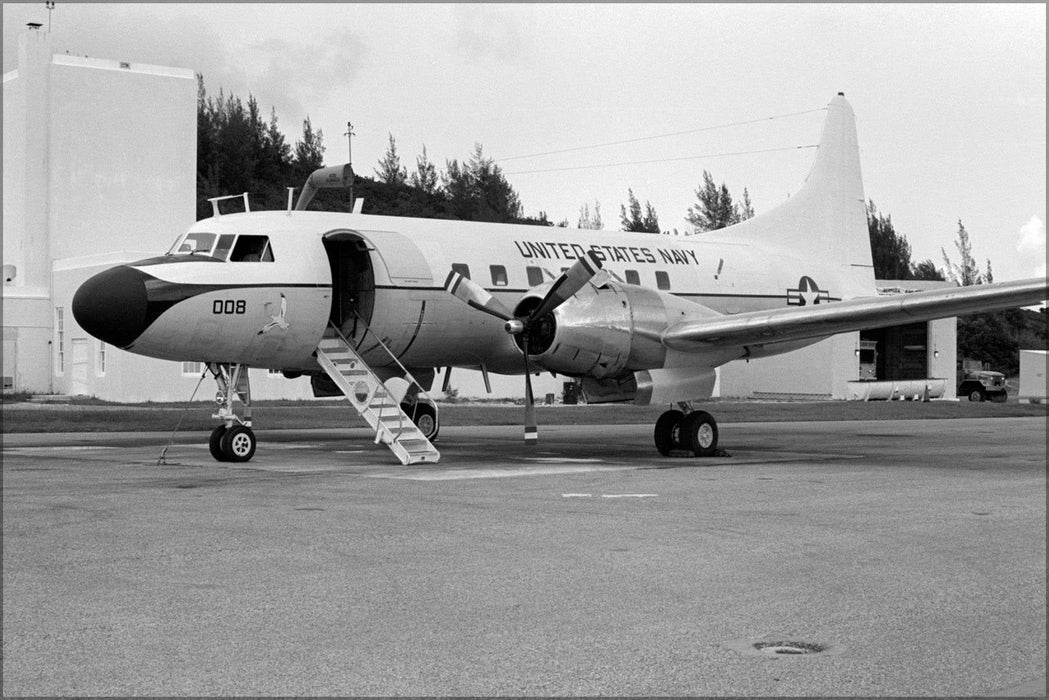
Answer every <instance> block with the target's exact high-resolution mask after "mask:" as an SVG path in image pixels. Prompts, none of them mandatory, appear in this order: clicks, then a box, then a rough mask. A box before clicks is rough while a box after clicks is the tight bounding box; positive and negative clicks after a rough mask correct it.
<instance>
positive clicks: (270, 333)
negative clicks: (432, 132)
mask: <svg viewBox="0 0 1049 700" xmlns="http://www.w3.org/2000/svg"><path fill="white" fill-rule="evenodd" d="M352 177H353V174H352V171H351V170H350V168H349V166H336V167H332V168H324V169H322V170H319V171H317V172H316V173H314V174H313V175H311V176H310V178H309V180H308V181H307V183H306V186H305V187H304V188H303V192H302V194H301V195H300V197H299V200H298V202H297V203H296V206H295V207H294V209H292V207H291V206H290V195H289V207H288V210H287V211H263V212H250V211H246V212H244V213H239V214H226V215H220V214H219V212H218V206H217V204H216V205H215V216H213V217H211V218H209V219H204V220H202V221H199V222H197V223H196V224H194V225H193V226H192V227H190V229H189V231H188V232H187V233H185V234H184V235H182V236H181V237H180V238H179V239H178V240H177V241H176V243H175V245H174V247H172V249H171V250H170V251H169V252H168V253H167V254H166V255H162V256H160V257H155V258H150V259H147V260H141V261H138V262H135V263H130V264H127V265H120V266H118V267H115V268H112V269H109V270H106V271H104V272H102V273H100V274H98V275H96V276H94V277H92V278H91V279H89V280H88V281H87V282H85V283H84V284H83V285H82V286H81V287H80V289H79V290H78V291H77V293H76V295H75V297H74V299H73V304H72V306H73V314H74V316H75V318H76V320H77V322H78V323H79V324H80V325H81V327H83V328H84V330H86V331H87V332H88V333H91V334H92V335H93V336H95V337H96V338H98V339H99V340H102V341H104V342H106V343H110V344H112V345H116V346H118V347H120V348H123V349H125V350H127V351H129V352H133V353H138V354H141V355H147V356H150V357H157V358H163V359H169V360H175V361H193V362H203V363H205V364H206V366H207V367H208V369H209V370H210V372H211V374H212V375H213V376H214V378H215V380H216V381H217V383H218V386H219V394H218V397H217V400H218V403H219V407H218V410H217V412H216V414H215V418H216V419H217V420H218V421H220V424H219V426H218V427H217V428H216V429H215V431H214V432H213V433H212V436H211V441H210V444H211V452H212V454H213V455H214V457H215V458H216V459H218V460H223V461H247V460H249V459H251V457H252V455H253V454H254V452H255V446H256V440H255V436H254V433H253V432H252V430H251V399H250V388H249V386H248V382H247V376H248V373H247V368H248V367H261V368H269V369H274V370H281V371H283V373H284V374H285V375H286V376H288V377H297V376H301V375H309V376H310V377H311V381H312V383H313V388H314V391H315V393H316V394H317V395H327V396H334V395H344V396H345V397H346V398H347V399H348V401H349V402H350V404H351V405H352V406H353V407H354V408H355V409H356V410H357V411H358V412H359V413H360V414H361V415H362V416H363V417H364V418H365V419H366V420H368V422H369V423H370V424H371V426H372V427H373V429H374V430H375V432H376V442H383V443H385V444H387V445H388V446H389V447H390V448H391V449H392V450H393V451H394V453H395V454H396V455H397V456H398V457H399V458H400V460H401V461H402V463H404V464H409V463H417V462H436V461H437V460H438V459H439V454H438V452H437V450H435V449H434V447H433V445H432V443H431V440H432V439H433V437H434V436H435V435H436V434H437V430H438V427H439V424H438V416H437V410H436V405H435V403H434V402H433V401H432V400H431V399H430V398H429V395H428V393H427V392H428V391H429V390H430V389H431V385H432V384H433V382H434V378H435V376H436V369H435V368H441V367H447V368H449V370H448V371H451V370H450V368H453V367H463V368H471V369H480V370H482V372H484V373H485V376H486V377H487V373H489V372H496V373H502V374H524V376H525V388H526V402H525V441H526V443H534V442H535V440H536V439H537V429H536V420H535V410H534V405H533V399H532V391H531V381H530V379H529V376H530V374H531V373H532V372H536V371H540V370H546V371H550V372H554V373H557V374H563V375H565V376H569V377H577V378H580V379H581V381H582V386H583V390H584V392H585V394H586V398H587V401H589V402H590V403H598V402H610V401H631V402H634V403H636V404H643V405H648V404H657V405H659V404H665V405H669V406H671V408H670V410H667V411H666V412H665V413H663V414H662V415H661V416H660V417H659V419H658V421H657V422H656V425H655V445H656V448H657V449H658V450H659V452H661V453H662V454H664V455H669V454H671V453H673V452H678V451H685V452H688V453H693V454H695V455H697V456H704V455H712V454H714V453H715V452H716V450H717V447H718V428H717V423H716V422H715V420H714V418H713V417H712V416H710V414H708V413H707V412H705V411H701V410H695V409H694V408H693V407H692V402H693V401H697V400H701V399H705V398H709V397H710V396H711V392H712V391H713V388H714V381H715V368H716V367H718V366H720V365H723V364H725V363H727V362H730V361H732V360H739V359H744V358H753V357H765V356H769V355H777V354H780V353H784V352H788V351H792V350H797V349H798V348H801V347H804V346H806V345H810V344H812V343H815V342H817V341H819V340H822V339H824V338H826V337H828V336H831V335H833V334H836V333H842V332H847V331H856V330H861V329H872V328H879V327H885V326H892V325H898V324H902V323H911V322H915V321H924V320H932V319H935V318H943V317H948V316H956V315H962V314H968V313H974V312H981V311H990V310H996V309H1004V308H1011V307H1018V306H1026V305H1030V304H1035V303H1038V302H1040V301H1042V300H1045V299H1046V298H1047V296H1049V294H1047V292H1046V280H1045V279H1044V278H1040V279H1031V280H1024V281H1018V282H1006V283H1001V284H987V285H982V286H977V287H966V288H957V289H949V290H935V291H929V292H919V293H913V294H906V295H900V296H892V297H885V296H880V297H879V296H877V292H876V289H875V284H874V272H873V265H872V263H871V249H870V243H869V238H868V232H867V219H866V209H865V199H864V193H863V182H862V179H861V176H860V160H859V147H858V144H857V139H856V128H855V119H854V116H853V112H852V108H851V107H850V106H849V104H848V102H846V100H845V98H844V96H843V95H842V94H840V93H839V95H838V96H837V97H835V98H834V99H833V100H832V101H831V102H830V104H829V105H828V108H827V117H826V121H825V124H824V127H823V133H822V136H821V137H820V142H819V147H818V151H817V155H816V160H815V163H814V165H813V167H812V171H811V172H810V173H809V176H808V178H807V179H806V181H805V184H804V186H803V187H802V188H801V190H800V191H799V192H797V193H796V194H795V195H794V196H793V197H791V198H790V199H789V200H788V201H787V202H785V203H783V204H782V205H780V206H779V207H777V208H775V209H772V210H770V211H768V212H767V213H764V214H761V215H758V216H756V217H754V218H752V219H749V220H747V221H744V222H742V223H739V224H736V225H735V226H731V227H728V228H725V229H721V230H718V231H713V232H709V233H706V234H703V235H697V236H692V237H688V238H678V237H666V236H652V235H650V234H639V233H612V232H607V231H601V232H595V231H580V230H571V229H563V228H548V227H537V226H523V225H505V224H486V223H477V222H466V221H445V220H429V219H410V218H401V217H385V216H369V215H364V214H360V213H357V212H356V211H355V212H354V213H333V212H316V211H306V210H305V208H306V206H307V205H308V204H309V201H310V199H311V198H312V196H313V194H314V193H315V191H316V189H317V188H319V187H326V186H345V185H348V184H350V181H352ZM247 204H248V202H247V196H246V195H245V205H246V208H247ZM464 302H465V303H464ZM447 378H448V375H447V373H446V375H445V382H446V383H447ZM675 406H678V407H680V410H679V408H676V407H675Z"/></svg>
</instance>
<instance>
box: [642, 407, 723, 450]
mask: <svg viewBox="0 0 1049 700" xmlns="http://www.w3.org/2000/svg"><path fill="white" fill-rule="evenodd" d="M653 438H654V440H655V443H656V449H657V450H659V454H661V455H663V456H664V457H670V456H673V455H674V454H675V453H678V454H680V453H682V452H685V453H691V454H693V455H695V456H696V457H713V456H715V455H717V454H718V424H717V421H715V420H714V416H712V415H710V414H709V413H707V412H706V411H690V412H688V413H685V412H683V411H678V410H676V409H672V410H669V411H666V412H665V413H663V415H661V416H660V417H659V419H658V420H657V421H656V428H655V433H654V435H653Z"/></svg>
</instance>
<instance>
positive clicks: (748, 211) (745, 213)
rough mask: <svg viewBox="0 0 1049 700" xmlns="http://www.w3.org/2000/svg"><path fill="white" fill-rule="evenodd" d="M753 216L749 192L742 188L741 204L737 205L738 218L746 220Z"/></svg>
mask: <svg viewBox="0 0 1049 700" xmlns="http://www.w3.org/2000/svg"><path fill="white" fill-rule="evenodd" d="M753 218H754V205H753V204H751V202H750V192H747V188H746V187H744V188H743V204H741V205H740V207H739V220H740V221H746V220H747V219H753Z"/></svg>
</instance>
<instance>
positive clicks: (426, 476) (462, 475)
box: [364, 460, 637, 481]
mask: <svg viewBox="0 0 1049 700" xmlns="http://www.w3.org/2000/svg"><path fill="white" fill-rule="evenodd" d="M559 462H562V463H563V462H564V460H559ZM627 469H631V470H633V469H637V467H636V466H629V467H611V466H609V467H599V466H589V467H585V466H578V467H572V466H564V467H508V468H506V469H449V470H446V471H429V472H414V473H404V472H399V473H391V472H386V473H383V474H365V475H364V476H367V477H368V478H371V479H404V480H408V481H456V480H463V479H502V478H506V477H511V476H549V475H554V474H581V473H584V472H594V471H624V470H627Z"/></svg>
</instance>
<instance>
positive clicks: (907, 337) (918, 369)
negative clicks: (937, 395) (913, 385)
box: [860, 321, 929, 381]
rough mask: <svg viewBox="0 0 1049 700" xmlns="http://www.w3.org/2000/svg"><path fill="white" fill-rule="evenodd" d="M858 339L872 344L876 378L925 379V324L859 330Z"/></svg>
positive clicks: (926, 326) (926, 356) (926, 375)
mask: <svg viewBox="0 0 1049 700" xmlns="http://www.w3.org/2000/svg"><path fill="white" fill-rule="evenodd" d="M860 340H868V341H874V342H876V343H877V346H876V347H875V350H876V352H877V353H878V354H877V358H876V373H877V376H876V379H878V380H879V381H885V380H897V379H925V378H927V377H928V376H929V354H928V352H927V350H928V346H929V324H928V323H927V322H925V321H919V322H918V323H908V324H907V325H904V326H890V327H889V328H879V329H877V330H873V331H861V332H860Z"/></svg>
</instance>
